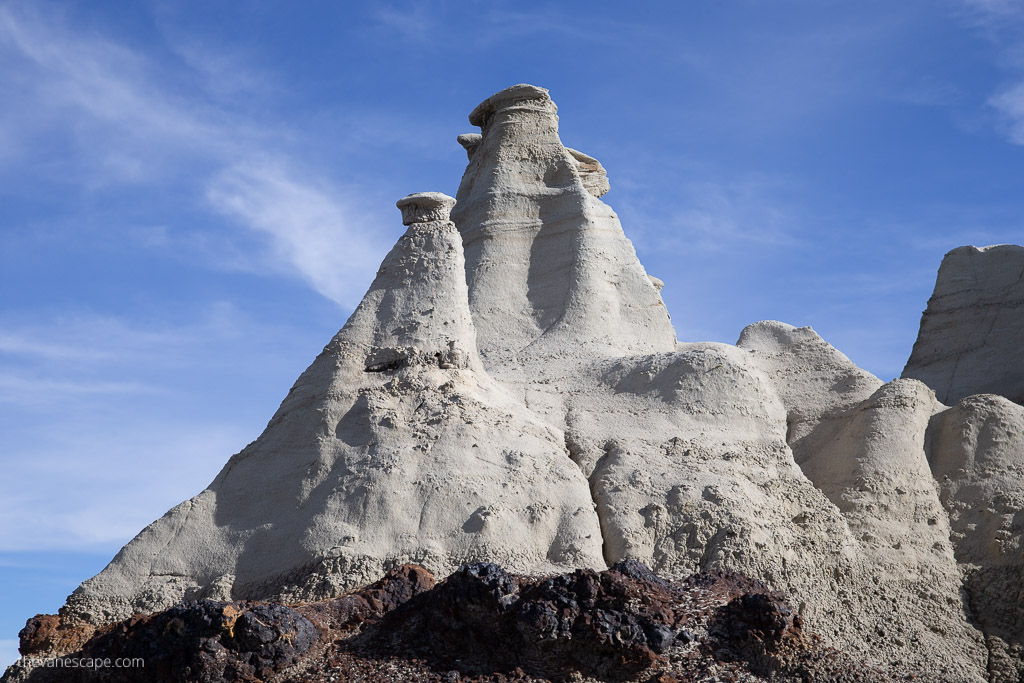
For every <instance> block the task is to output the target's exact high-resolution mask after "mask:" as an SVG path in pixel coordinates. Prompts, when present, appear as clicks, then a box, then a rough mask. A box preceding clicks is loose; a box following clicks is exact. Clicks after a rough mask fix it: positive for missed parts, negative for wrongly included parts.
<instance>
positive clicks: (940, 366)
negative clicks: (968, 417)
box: [903, 244, 1024, 404]
mask: <svg viewBox="0 0 1024 683" xmlns="http://www.w3.org/2000/svg"><path fill="white" fill-rule="evenodd" d="M1022 340H1024V247H1021V246H1016V245H1011V244H1000V245H996V246H992V247H982V248H980V249H979V248H977V247H959V248H957V249H954V250H953V251H951V252H949V253H948V254H946V256H945V258H943V259H942V265H941V266H940V267H939V275H938V277H937V278H936V280H935V291H934V293H933V294H932V298H931V299H929V301H928V308H927V310H925V312H924V315H923V316H922V317H921V331H920V333H919V334H918V337H917V342H916V343H915V344H914V350H913V352H912V353H911V354H910V360H908V361H907V366H906V368H904V370H903V376H904V377H913V378H914V379H919V380H921V381H922V382H924V383H925V384H927V385H928V386H930V387H931V388H932V389H934V390H935V395H936V396H937V397H938V399H939V400H940V401H942V402H943V403H946V404H951V403H955V402H956V401H958V400H960V399H961V398H963V397H965V396H970V395H972V394H999V395H1000V396H1005V397H1006V398H1008V399H1010V400H1011V401H1014V402H1016V403H1024V353H1022V351H1021V348H1022V346H1021V344H1022Z"/></svg>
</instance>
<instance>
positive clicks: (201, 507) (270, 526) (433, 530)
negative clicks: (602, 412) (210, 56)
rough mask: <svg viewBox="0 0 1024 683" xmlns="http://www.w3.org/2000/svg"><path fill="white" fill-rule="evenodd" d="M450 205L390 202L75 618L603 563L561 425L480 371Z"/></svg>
mask: <svg viewBox="0 0 1024 683" xmlns="http://www.w3.org/2000/svg"><path fill="white" fill-rule="evenodd" d="M452 204H453V200H452V199H451V198H449V197H445V196H444V195H438V194H421V195H411V196H409V197H407V198H405V199H403V200H402V201H401V202H399V206H400V208H402V210H403V215H404V219H405V222H406V223H407V224H408V225H409V228H408V230H407V231H406V233H405V234H404V235H403V236H402V237H401V239H400V240H399V241H398V243H397V244H396V245H395V247H394V249H392V251H391V253H389V254H388V256H387V257H386V258H385V259H384V262H383V264H382V265H381V268H380V271H379V272H378V274H377V278H376V279H375V281H374V283H373V285H372V286H371V287H370V290H369V291H368V292H367V294H366V296H365V297H364V299H363V301H362V303H361V304H360V305H359V307H358V308H357V309H356V311H355V312H354V313H353V314H352V317H351V318H350V319H349V321H348V323H347V324H346V325H345V327H344V328H343V329H342V330H341V331H340V332H339V333H338V334H337V336H335V338H334V339H332V340H331V342H330V343H329V344H328V345H327V347H326V348H325V349H324V351H323V352H322V353H321V354H320V356H319V357H318V358H317V359H316V360H315V361H314V362H313V364H312V365H311V366H310V367H309V369H307V370H306V371H305V372H304V373H303V374H302V375H301V376H300V377H299V379H298V381H297V382H296V383H295V385H294V386H293V387H292V390H291V391H290V392H289V394H288V397H287V398H286V399H285V400H284V402H283V403H282V404H281V407H280V409H279V410H278V411H277V414H276V415H275V416H274V417H273V419H272V420H271V421H270V423H269V425H268V426H267V429H266V430H265V431H264V433H263V435H262V436H260V438H259V439H258V440H257V441H255V442H254V443H252V444H251V445H249V446H248V447H247V448H246V449H245V450H243V451H242V452H241V453H239V454H237V455H236V456H234V457H232V458H231V460H230V461H229V462H228V463H227V465H226V466H225V467H224V469H223V470H222V471H221V473H220V474H219V475H218V476H217V478H216V479H215V480H214V482H213V483H212V484H211V485H210V487H209V488H208V489H206V490H205V491H203V492H202V493H200V494H199V495H198V496H196V497H195V498H192V499H191V500H188V501H186V502H184V503H182V504H181V505H179V506H177V507H175V508H174V509H172V510H171V511H170V512H168V513H167V514H166V515H165V516H164V517H162V518H161V519H159V520H157V521H156V522H154V523H153V524H151V525H150V526H149V527H147V528H146V529H145V530H144V531H143V532H142V533H140V534H139V535H138V536H137V537H136V538H135V539H134V540H132V541H131V542H130V543H129V544H128V545H127V546H125V548H124V549H122V550H121V552H120V553H118V555H117V557H115V558H114V560H113V561H112V562H111V563H110V565H108V566H107V568H106V569H104V570H103V571H102V572H101V573H100V574H98V575H97V576H96V577H94V578H92V579H90V580H89V581H86V582H85V583H84V584H83V585H82V586H81V587H80V588H79V589H78V590H77V591H76V592H75V594H74V595H72V596H71V598H70V599H69V606H70V608H71V611H72V612H73V613H74V614H75V615H76V616H78V617H79V618H84V619H86V620H89V621H93V622H97V623H102V622H109V621H111V620H113V619H117V618H123V617H126V616H128V615H130V614H132V613H134V612H141V611H153V610H156V609H160V608H164V607H167V606H169V605H172V604H175V603H177V602H179V601H181V600H183V599H189V598H194V597H213V598H219V599H226V598H235V599H239V598H276V599H281V600H297V599H309V598H316V597H325V596H329V595H333V594H335V593H337V592H339V591H341V590H344V589H346V588H349V587H352V586H355V585H359V584H362V583H367V582H368V581H370V580H373V579H374V578H376V577H377V576H379V575H380V573H381V572H382V571H383V570H384V569H385V568H386V567H388V566H391V565H394V564H396V563H403V562H416V563H420V564H423V565H425V566H427V567H428V568H430V569H431V570H433V571H436V572H438V573H440V574H442V575H444V574H447V573H449V572H451V571H452V570H454V569H455V568H456V567H457V566H459V565H460V564H463V563H466V562H472V561H479V560H490V561H497V562H501V563H502V564H503V565H505V566H508V567H516V568H519V569H521V570H532V571H537V570H556V569H566V568H573V567H581V566H583V567H602V566H603V560H602V555H601V532H600V528H599V526H598V521H597V516H596V515H595V513H594V509H593V504H592V502H591V499H590V494H589V490H588V485H587V482H586V480H585V479H584V477H583V476H582V474H581V473H580V472H579V470H578V468H576V466H575V465H574V464H573V463H572V461H571V460H570V459H569V457H568V455H567V453H566V450H565V446H564V440H563V437H562V435H561V434H560V433H559V432H558V431H557V430H555V429H552V428H551V427H548V426H545V425H542V424H541V423H539V422H538V421H536V420H535V419H534V418H532V417H531V416H530V415H529V413H528V411H527V410H526V409H525V408H524V407H523V406H522V404H521V403H519V402H517V401H516V400H514V399H513V398H512V397H511V396H510V395H509V394H508V393H507V392H506V391H504V390H503V389H502V388H501V387H499V386H498V385H497V384H496V383H495V382H494V381H493V380H492V379H491V378H490V377H488V376H487V374H486V373H485V372H484V371H483V369H482V365H481V363H480V360H479V357H478V355H477V352H476V339H475V334H474V329H473V325H472V321H471V317H470V313H469V309H468V303H467V301H468V300H467V291H466V284H465V275H464V268H465V266H464V261H463V256H462V245H461V240H460V237H459V234H458V232H457V231H456V229H455V226H454V224H452V223H451V222H449V221H448V220H447V215H448V210H449V209H450V208H451V205H452Z"/></svg>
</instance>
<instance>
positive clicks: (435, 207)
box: [395, 192, 455, 225]
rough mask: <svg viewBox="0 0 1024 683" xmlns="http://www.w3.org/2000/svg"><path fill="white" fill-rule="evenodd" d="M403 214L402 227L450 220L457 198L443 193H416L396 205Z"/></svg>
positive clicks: (403, 198)
mask: <svg viewBox="0 0 1024 683" xmlns="http://www.w3.org/2000/svg"><path fill="white" fill-rule="evenodd" d="M395 206H397V207H398V209H399V210H400V211H401V212H402V225H412V224H413V223H432V222H435V221H447V220H450V218H449V216H450V214H451V212H452V207H453V206H455V198H454V197H449V196H448V195H446V194H444V193H441V192H416V193H414V194H409V195H406V196H404V197H402V198H401V199H399V200H398V202H396V203H395Z"/></svg>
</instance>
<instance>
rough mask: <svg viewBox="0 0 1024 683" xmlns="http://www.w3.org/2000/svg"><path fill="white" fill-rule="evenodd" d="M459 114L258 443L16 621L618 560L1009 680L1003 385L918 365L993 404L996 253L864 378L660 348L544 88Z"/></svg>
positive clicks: (667, 341) (820, 350) (604, 209)
mask: <svg viewBox="0 0 1024 683" xmlns="http://www.w3.org/2000/svg"><path fill="white" fill-rule="evenodd" d="M470 121H471V123H473V124H475V125H478V126H479V127H480V128H481V133H470V134H464V135H461V136H459V139H458V140H459V143H460V144H461V145H462V146H463V147H464V148H465V149H466V152H467V155H468V156H469V164H468V166H467V169H466V172H465V175H464V176H463V178H462V182H461V185H460V187H459V191H458V202H457V203H456V202H455V200H453V199H451V198H450V197H446V196H445V195H441V194H437V193H423V194H417V195H410V196H408V197H406V198H404V199H403V200H401V201H400V202H399V204H398V205H399V208H400V209H401V210H402V214H403V222H404V223H405V224H406V225H408V226H409V228H408V230H407V231H406V233H405V235H403V236H402V238H401V239H400V240H399V242H398V244H396V245H395V247H394V249H393V250H392V251H391V253H390V254H389V255H388V256H387V257H386V258H385V260H384V262H383V264H382V265H381V268H380V271H379V272H378V274H377V277H376V279H375V280H374V282H373V284H372V285H371V287H370V289H369V291H368V292H367V294H366V296H365V297H364V298H363V301H362V303H360V305H359V307H358V308H357V309H356V311H355V312H354V313H353V314H352V317H351V318H350V319H349V320H348V322H347V323H346V324H345V326H344V327H343V328H342V330H341V331H340V332H339V333H338V334H337V336H336V337H335V338H334V339H333V340H332V341H331V342H330V343H329V344H328V345H327V347H326V348H325V349H324V351H323V353H321V354H320V356H319V357H318V358H317V359H316V360H315V361H314V362H313V364H312V365H311V366H310V367H309V368H308V369H307V370H306V371H305V372H304V373H303V374H302V376H300V378H299V379H298V381H297V382H296V383H295V386H294V387H293V388H292V390H291V392H290V393H289V394H288V396H287V397H286V398H285V400H284V402H283V403H282V404H281V407H280V408H279V410H278V412H277V414H276V415H275V416H274V417H273V419H272V420H271V421H270V423H269V424H268V426H267V428H266V430H265V432H264V433H263V435H262V436H260V438H259V439H258V440H256V441H255V442H254V443H252V444H250V445H249V446H248V447H246V448H245V449H244V450H243V451H242V452H241V453H239V454H237V455H235V456H234V457H232V458H231V459H230V460H229V461H228V463H227V465H226V466H225V468H224V470H223V471H222V472H221V473H220V474H219V475H218V476H217V478H216V479H215V480H214V482H213V483H212V484H211V485H210V487H209V488H208V489H207V490H206V491H203V492H202V493H200V494H199V495H198V496H196V497H195V498H193V499H191V500H189V501H186V502H185V503H182V504H181V505H179V506H178V507H176V508H174V509H172V510H171V511H170V512H168V513H167V515H165V516H164V517H163V518H162V519H160V520H157V521H156V522H154V523H153V524H152V525H150V526H149V527H147V529H145V530H144V531H143V532H142V533H141V534H140V535H139V536H138V537H136V538H135V539H134V540H133V541H131V542H130V543H129V544H128V545H127V546H125V548H124V549H123V550H122V551H121V552H120V553H119V554H118V555H117V557H115V558H114V560H113V561H112V562H111V563H110V565H108V567H107V568H106V569H104V570H103V571H102V572H101V573H100V574H98V575H97V576H96V577H93V578H92V579H90V580H88V581H86V582H85V583H84V584H83V585H82V586H81V587H80V588H79V589H78V590H77V591H76V592H75V593H74V594H73V595H72V596H71V597H70V598H69V600H68V605H67V607H66V608H65V610H64V611H63V612H62V616H61V620H60V624H59V627H58V625H54V624H52V623H50V622H48V621H47V622H46V623H45V624H44V623H43V621H41V622H40V628H42V627H43V625H45V626H46V629H45V631H46V633H48V634H64V635H63V636H61V637H62V638H64V640H63V641H61V642H70V640H69V638H70V637H71V635H73V634H74V631H73V628H72V626H73V624H75V623H79V624H81V623H91V624H104V623H109V622H111V621H115V620H119V619H124V618H126V617H128V616H129V615H131V614H132V613H133V612H144V611H154V610H158V609H165V608H168V607H171V606H173V605H175V604H177V603H179V602H181V601H183V600H188V599H193V598H209V599H216V600H222V601H227V600H239V599H261V600H268V599H270V600H283V601H297V600H314V599H324V598H330V597H333V596H336V595H338V594H340V593H342V592H344V591H345V590H348V589H350V588H352V587H354V586H357V585H362V584H365V583H367V582H369V581H370V580H372V579H374V578H376V577H377V576H379V575H380V574H382V573H383V572H384V571H385V570H387V569H389V568H392V567H394V566H396V565H398V564H401V563H405V562H415V563H419V564H423V565H425V566H426V567H427V568H428V569H430V570H431V571H433V572H436V573H438V574H439V575H447V574H448V573H450V572H452V571H453V570H454V569H455V568H456V567H458V566H459V565H462V564H465V563H469V562H477V561H489V562H498V563H500V564H502V565H504V566H506V567H508V568H509V569H510V570H513V571H517V572H555V571H564V570H569V569H578V568H588V569H593V570H600V569H604V568H605V567H608V566H612V565H614V564H616V563H619V562H622V561H626V560H637V561H640V562H643V563H645V564H647V565H648V566H650V567H651V568H653V569H654V570H656V571H658V572H659V573H662V574H664V575H671V576H684V575H688V574H692V573H696V572H715V571H738V572H742V573H744V574H746V575H748V576H750V577H752V578H754V579H757V580H760V581H763V582H765V583H766V584H768V585H770V586H772V587H773V588H775V589H779V590H783V591H785V592H786V593H787V594H788V595H790V596H791V598H792V600H793V601H794V604H795V605H796V609H797V611H798V614H799V616H800V618H801V619H802V620H803V621H804V622H805V623H806V624H807V626H808V628H809V629H810V630H811V631H813V632H815V633H816V634H818V635H819V636H820V637H822V638H823V640H824V642H825V644H826V645H829V646H832V647H837V648H840V649H843V650H845V651H847V652H849V653H851V654H852V655H855V656H857V657H860V658H863V659H864V660H866V661H872V662H876V663H878V664H880V665H887V664H890V663H892V662H900V663H901V665H906V666H907V667H910V668H911V669H913V670H916V671H924V672H928V674H929V675H931V676H932V677H933V679H934V680H950V681H984V680H992V681H1017V680H1019V678H1020V676H1021V675H1024V627H1022V626H1024V594H1022V593H1021V591H1020V586H1021V585H1024V581H1022V567H1024V549H1022V543H1021V541H1022V535H1024V485H1022V484H1021V482H1022V481H1024V460H1022V458H1024V456H1022V455H1021V454H1022V453H1024V413H1022V412H1021V411H1024V408H1022V407H1021V406H1019V405H1016V404H1014V403H1011V402H1010V401H1007V400H1004V399H1000V398H997V397H994V396H972V397H970V398H966V399H964V400H962V401H961V402H960V403H959V404H957V405H956V406H954V407H951V408H950V407H947V405H944V404H943V403H940V402H939V400H936V397H935V395H934V393H933V391H932V389H937V390H939V392H940V395H939V399H941V400H942V401H950V400H955V398H951V397H959V396H961V395H963V393H962V392H968V393H969V392H976V391H988V392H996V393H1003V395H1005V396H1007V397H1008V398H1011V399H1014V398H1016V399H1017V400H1019V398H1020V395H1021V394H1020V393H1019V391H1020V390H1021V388H1022V387H1024V384H1022V383H1021V382H1020V381H1018V380H1019V379H1021V378H1024V375H1021V374H1020V373H1019V372H1018V371H1020V370H1022V369H1024V366H1022V365H1021V355H1020V352H1019V340H1020V339H1021V338H1022V337H1021V332H1022V331H1024V327H1022V325H1021V320H1020V317H1019V315H1017V313H1015V311H1020V310H1022V309H1021V308H1020V303H1021V301H1022V300H1024V284H1021V278H1020V274H1019V273H1020V271H1021V270H1022V268H1024V248H1022V247H994V248H989V249H987V250H975V249H973V248H964V249H960V250H955V251H954V252H951V253H950V255H948V256H947V258H946V260H945V261H944V262H943V266H942V269H941V270H940V274H939V280H938V284H937V285H936V294H935V295H934V296H933V297H932V300H931V302H930V303H929V310H928V312H926V313H925V316H924V320H923V323H922V332H921V336H920V338H919V339H918V343H917V345H915V350H914V356H912V358H911V362H910V363H908V371H907V372H905V375H906V376H907V377H906V378H903V379H899V380H895V381H893V382H890V383H888V384H883V383H882V382H881V381H880V380H879V379H878V378H876V377H874V376H873V375H871V374H870V373H868V372H866V371H864V370H862V369H860V368H858V367H857V366H856V365H854V364H853V363H852V362H851V361H850V360H849V359H848V358H847V357H846V356H844V355H843V354H842V353H840V352H839V351H838V350H836V349H835V348H833V347H832V346H830V345H829V344H828V343H827V342H826V341H824V340H823V339H822V338H821V337H819V336H818V335H817V334H816V333H815V332H814V330H812V329H811V328H809V327H804V328H795V327H792V326H790V325H787V324H785V323H780V322H775V321H766V322H760V323H755V324H753V325H750V326H749V327H747V328H746V329H744V330H743V331H742V333H741V335H740V338H739V341H738V342H737V345H735V346H731V345H728V344H719V343H680V342H678V341H677V340H676V337H675V331H674V329H673V327H672V324H671V322H670V320H669V317H668V313H667V311H666V310H665V307H664V304H663V302H662V300H661V296H660V294H659V291H660V289H661V282H660V281H659V280H657V279H656V278H652V277H650V276H648V274H647V273H646V271H645V270H644V268H643V266H642V265H641V264H640V262H639V260H638V259H637V257H636V253H635V251H634V249H633V247H632V244H631V243H630V241H629V240H628V239H627V238H626V236H625V235H624V233H623V232H622V228H621V226H620V225H619V221H618V218H617V217H616V215H615V213H614V212H613V211H612V210H611V208H610V207H608V206H607V205H606V204H605V203H604V202H602V201H601V200H600V197H601V196H602V195H603V194H604V193H605V192H607V190H608V187H609V186H608V181H607V175H606V173H605V171H604V168H603V167H602V166H601V164H600V163H599V162H598V161H597V160H596V159H593V158H592V157H589V156H587V155H585V154H582V153H581V152H578V151H575V150H571V149H568V148H566V147H564V146H563V145H562V143H561V141H560V139H559V136H558V118H557V116H556V107H555V105H554V103H553V102H552V101H551V99H550V97H549V96H548V92H547V91H546V90H544V89H542V88H538V87H535V86H531V85H517V86H513V87H511V88H508V89H506V90H503V91H501V92H499V93H497V94H495V95H493V96H492V97H490V98H488V99H487V100H485V101H484V102H483V103H482V104H481V105H480V106H478V107H477V108H476V109H475V110H474V111H473V113H472V114H471V115H470ZM453 204H454V208H453ZM449 211H450V215H451V218H452V221H454V222H452V221H449ZM965 259H966V260H965ZM969 264H973V265H969ZM1014 316H1016V317H1014ZM1015 344H1016V345H1015ZM947 351H948V353H947ZM914 368H916V369H914ZM1001 368H1002V369H1004V370H1006V372H1002V370H1001ZM922 373H923V374H922ZM929 373H931V374H929ZM1014 373H1018V374H1014ZM914 377H917V378H919V379H920V380H922V381H923V382H924V383H922V381H918V379H914ZM1015 378H1017V379H1015ZM929 387H931V388H932V389H930V388H929ZM1014 387H1017V388H1014ZM1015 392H1018V393H1015ZM61 629H63V630H61ZM69 629H70V630H69ZM37 630H38V629H37ZM47 637H49V636H47ZM53 637H54V638H57V636H56V635H54V636H53ZM57 640H60V639H59V638H58V639H57ZM47 642H49V641H47Z"/></svg>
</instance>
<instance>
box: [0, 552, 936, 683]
mask: <svg viewBox="0 0 1024 683" xmlns="http://www.w3.org/2000/svg"><path fill="white" fill-rule="evenodd" d="M74 654H75V656H76V657H77V658H79V659H89V660H92V661H107V662H115V661H116V662H126V663H130V664H132V666H121V667H99V668H95V667H93V668H88V667H78V668H71V669H59V670H58V669H49V670H47V669H37V670H36V672H35V675H33V677H32V680H33V682H34V683H93V682H99V681H119V682H121V683H132V682H138V683H193V682H194V681H203V682H204V683H228V682H229V681H231V682H238V681H262V680H274V681H278V682H280V683H287V682H291V681H294V682H295V683H327V682H333V681H352V682H356V681H365V682H366V683H384V682H388V681H394V682H396V683H407V682H409V681H423V682H427V681H429V682H431V683H435V682H436V681H447V682H450V683H458V682H460V681H474V682H476V683H481V682H483V681H494V682H496V683H497V682H499V681H501V682H504V681H520V682H522V683H526V682H527V681H536V682H537V683H540V682H541V681H572V680H591V681H594V680H609V681H630V680H643V681H663V682H669V681H674V682H677V683H678V682H681V681H709V682H710V681H721V680H744V681H751V682H754V681H768V680H771V681H807V680H814V681H819V682H827V681H836V682H837V683H838V682H840V681H842V682H844V683H854V682H857V681H863V682H864V683H868V682H871V683H877V682H878V681H893V680H900V679H902V678H903V676H900V677H899V678H897V671H899V672H900V673H903V672H906V671H909V670H908V669H905V668H898V669H897V670H882V669H879V668H876V667H870V666H867V665H866V663H865V662H863V661H858V660H857V659H856V658H852V657H849V656H848V655H846V654H844V653H842V652H838V651H835V650H831V649H829V648H827V647H823V646H822V645H821V643H820V642H819V640H818V639H817V638H816V637H815V636H814V635H813V634H810V633H807V632H806V631H805V630H804V627H803V623H802V619H801V618H800V616H799V615H798V614H797V613H796V610H794V609H793V607H792V606H791V605H790V604H789V603H788V602H787V601H786V598H785V596H784V595H781V594H779V593H776V592H773V591H771V590H770V589H769V588H768V587H767V586H765V585H764V584H762V583H760V582H758V581H754V580H751V579H749V578H746V577H744V576H740V575H737V574H731V573H715V574H695V575H693V576H690V577H687V578H686V579H683V580H676V581H671V580H666V579H663V578H661V577H659V576H657V575H656V574H654V573H653V572H651V571H650V570H649V569H647V568H646V567H644V566H643V565H642V564H640V563H638V562H635V561H630V562H623V563H620V564H617V565H615V566H614V567H612V568H611V569H609V570H606V571H602V572H597V571H594V570H589V569H580V570H576V571H574V572H571V573H565V574H560V575H557V576H546V577H536V576H523V575H515V574H509V573H508V572H506V571H505V570H504V569H503V568H501V567H500V566H498V565H495V564H491V563H478V564H473V565H467V566H464V567H461V568H459V569H458V570H456V571H455V572H454V573H452V574H451V575H450V576H449V577H448V578H447V579H445V580H444V581H443V582H442V583H440V584H438V585H436V586H435V584H434V577H433V576H431V575H430V574H429V573H428V572H426V571H425V570H423V569H422V568H420V567H416V566H409V565H405V566H402V567H399V568H396V569H395V570H392V571H391V572H389V573H388V574H387V575H386V576H385V577H384V578H382V579H380V580H379V581H377V582H376V583H374V584H373V585H371V586H367V587H364V588H361V589H359V590H357V591H354V592H352V593H350V594H348V595H345V596H343V597H341V598H338V599H335V600H326V601H318V602H314V603H308V604H303V605H292V606H283V605H278V604H268V603H259V602H256V603H254V602H218V601H212V600H202V601H198V602H191V603H186V604H183V605H177V606H175V607H172V608H170V609H168V610H165V611H162V612H159V613H156V614H151V615H138V616H134V617H132V618H131V619H128V620H125V621H123V622H120V623H116V624H112V625H110V626H107V627H104V628H103V629H101V630H100V632H98V633H97V634H96V635H94V636H93V637H92V638H91V639H90V640H89V641H88V642H86V643H85V644H84V645H83V646H82V647H81V648H80V649H79V650H78V651H77V652H75V653H74ZM918 673H925V675H924V676H920V677H919V680H926V681H929V680H935V679H934V678H931V677H929V676H928V675H926V672H918ZM18 675H19V672H18V671H17V670H12V671H9V672H8V674H7V675H6V676H5V678H4V681H5V683H6V681H7V680H11V679H14V678H16V677H17V676H18ZM740 677H742V678H740Z"/></svg>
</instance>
